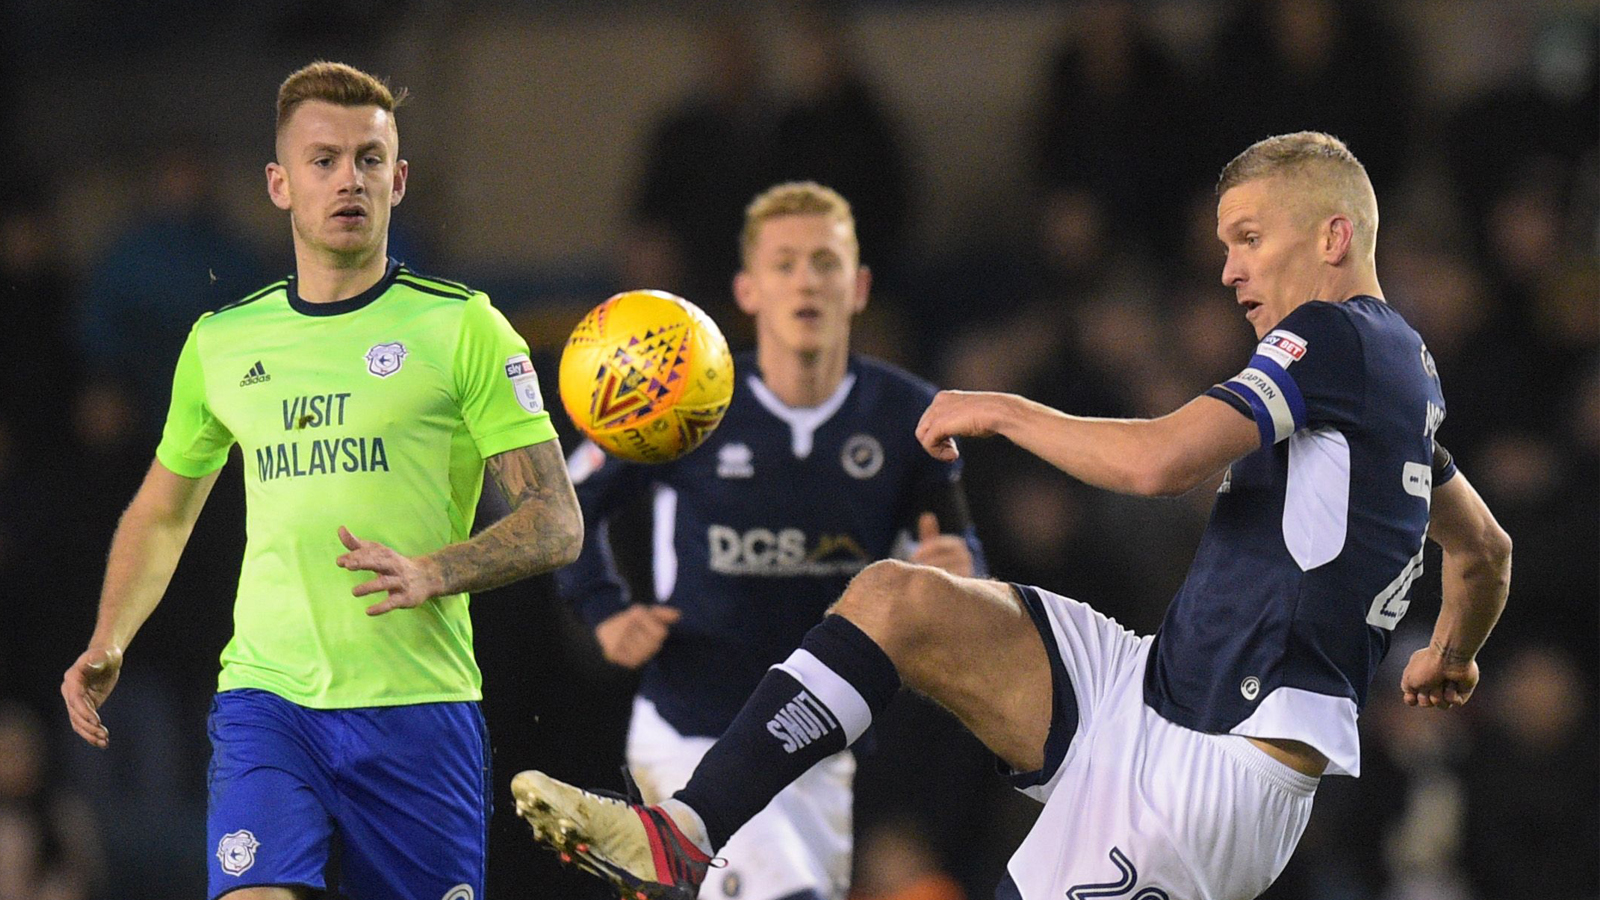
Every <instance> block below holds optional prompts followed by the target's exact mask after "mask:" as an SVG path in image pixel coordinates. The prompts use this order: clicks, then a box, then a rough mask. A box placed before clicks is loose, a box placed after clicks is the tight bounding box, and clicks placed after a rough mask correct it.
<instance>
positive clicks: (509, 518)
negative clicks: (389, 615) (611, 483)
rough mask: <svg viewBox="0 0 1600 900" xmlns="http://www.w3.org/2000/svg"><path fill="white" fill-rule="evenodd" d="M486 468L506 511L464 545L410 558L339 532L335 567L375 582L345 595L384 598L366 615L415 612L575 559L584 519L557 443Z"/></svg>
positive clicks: (500, 458) (501, 457) (514, 453)
mask: <svg viewBox="0 0 1600 900" xmlns="http://www.w3.org/2000/svg"><path fill="white" fill-rule="evenodd" d="M487 467H488V469H489V472H490V474H491V475H492V476H493V477H494V483H495V485H496V486H498V487H499V489H500V492H501V493H502V494H503V495H505V498H506V501H507V503H508V504H509V505H510V506H511V512H510V513H509V514H507V515H506V516H505V517H504V518H502V519H501V520H500V521H498V522H496V523H494V524H493V525H491V526H489V527H488V528H485V529H484V530H483V531H480V532H479V533H478V534H476V535H474V536H473V537H472V538H471V539H469V540H465V541H461V542H460V543H455V544H450V545H448V546H445V547H441V548H440V549H439V550H437V551H435V552H433V553H430V554H428V555H426V556H419V557H415V558H411V557H406V556H403V555H401V554H400V553H397V552H396V551H394V550H393V549H391V548H389V547H386V546H384V545H383V544H380V543H378V542H376V541H367V540H362V539H360V538H358V537H356V536H355V535H353V534H351V533H350V532H349V531H348V530H347V529H344V528H340V529H339V539H340V540H341V541H342V542H343V543H344V546H345V549H346V550H348V551H349V552H348V553H345V554H344V555H342V556H340V557H339V558H338V561H337V562H338V565H339V566H341V567H342V568H345V569H350V570H354V571H360V570H365V571H370V572H373V573H375V575H376V577H374V578H373V579H371V580H370V581H367V582H364V583H362V584H359V585H357V586H356V587H354V588H352V589H351V593H352V594H354V595H355V596H357V597H363V596H366V595H368V594H376V593H383V594H385V597H384V599H383V600H381V601H380V602H378V603H375V604H373V605H372V606H369V607H367V614H368V615H374V616H376V615H382V614H383V613H386V612H389V611H390V610H393V609H401V608H409V607H415V606H419V605H421V604H422V603H423V602H425V601H427V600H428V599H429V598H432V597H438V596H442V595H445V594H458V593H461V592H463V591H484V590H489V589H490V588H496V587H500V586H501V585H505V584H510V583H511V582H513V581H517V580H519V579H522V578H526V577H528V576H529V575H537V574H539V573H541V572H548V571H550V570H552V569H558V568H560V567H562V566H564V565H566V564H567V563H570V562H572V561H573V560H575V559H577V558H578V551H579V549H581V548H582V546H583V514H582V513H581V512H580V511H579V509H578V497H577V494H576V493H575V492H574V491H573V489H572V481H571V479H569V478H568V477H567V464H566V460H565V459H564V458H563V457H562V455H561V446H560V444H559V443H558V442H557V441H554V440H551V441H546V442H544V443H540V444H535V445H533V446H531V447H521V448H518V449H516V450H508V451H506V452H505V453H500V454H497V455H495V456H492V457H490V458H489V459H488V460H487Z"/></svg>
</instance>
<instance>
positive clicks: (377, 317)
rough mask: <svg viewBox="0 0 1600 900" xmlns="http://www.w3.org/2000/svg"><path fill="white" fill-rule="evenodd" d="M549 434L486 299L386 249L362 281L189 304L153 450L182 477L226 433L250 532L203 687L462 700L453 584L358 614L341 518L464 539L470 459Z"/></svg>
mask: <svg viewBox="0 0 1600 900" xmlns="http://www.w3.org/2000/svg"><path fill="white" fill-rule="evenodd" d="M555 436H556V434H555V429H554V427H553V426H552V425H551V424H550V414H549V413H548V412H546V411H545V409H544V402H543V399H542V397H541V395H540V392H539V386H538V382H537V380H536V377H535V375H534V372H533V365H532V363H531V362H530V361H529V359H528V345H527V343H526V342H525V341H524V340H523V339H522V338H521V337H520V336H519V335H518V334H517V333H516V331H515V330H513V329H512V327H511V325H510V323H508V322H507V321H506V320H505V317H504V316H502V315H501V314H500V313H499V312H498V311H497V310H495V309H494V308H493V307H492V306H490V305H489V298H488V297H487V296H485V295H484V294H482V293H477V292H474V291H471V290H470V289H468V288H464V287H462V286H460V285H457V284H455V283H453V282H443V281H438V280H435V279H431V278H426V277H423V276H419V275H417V274H415V273H413V272H411V271H410V270H408V269H407V268H406V267H404V266H402V265H399V264H397V263H394V262H391V263H390V264H389V269H388V271H387V272H386V273H385V275H384V277H383V280H382V281H380V282H378V283H377V284H376V285H374V286H373V287H372V288H371V289H370V290H368V291H366V292H364V293H362V294H361V295H359V296H357V297H352V298H350V299H348V300H340V301H338V302H334V303H321V304H317V303H308V302H306V301H304V300H302V299H300V297H299V294H298V293H297V292H296V288H295V281H294V279H293V278H290V279H287V280H285V281H282V282H279V283H277V284H274V285H272V286H270V287H268V288H266V289H264V290H262V291H259V292H257V293H256V294H254V295H252V296H250V297H247V298H245V299H244V300H242V301H240V302H238V303H235V304H233V305H231V306H227V307H224V308H222V309H221V310H219V311H217V312H215V313H207V314H206V315H204V316H201V317H200V320H199V321H198V322H196V323H195V325H194V328H193V329H191V330H190V332H189V337H188V341H187V342H186V343H185V344H184V347H183V353H182V355H181V356H180V357H179V359H178V367H177V372H176V375H175V376H174V378H173V385H172V407H171V409H170V410H169V411H168V413H167V422H166V429H165V432H164V433H163V435H162V439H161V444H160V446H159V447H157V449H156V458H157V459H159V460H160V462H161V464H162V465H164V466H166V467H167V468H168V469H171V470H172V471H173V472H175V473H177V474H179V475H184V476H188V477H191V478H198V477H200V476H203V475H207V474H209V473H211V472H215V471H216V470H218V469H220V468H221V467H222V465H223V463H225V462H226V461H227V457H228V453H229V450H230V448H231V447H232V446H233V445H234V444H235V443H237V444H238V445H239V447H240V450H241V452H242V454H243V458H244V459H243V461H244V480H245V495H246V506H247V516H246V519H247V529H246V530H247V543H246V546H245V554H244V564H243V568H242V569H241V571H240V573H239V589H238V595H237V599H236V601H235V603H234V613H233V619H234V633H233V638H232V640H230V641H229V642H228V645H227V647H226V648H224V649H223V651H222V673H221V676H220V677H219V679H218V689H219V690H230V689H234V688H260V689H262V690H266V691H271V692H272V693H274V694H277V695H279V696H281V697H283V698H285V699H287V700H290V701H292V702H294V703H298V704H300V705H302V706H308V707H313V708H319V709H341V708H349V707H357V706H392V705H398V704H405V703H430V702H436V701H452V700H477V699H479V698H480V697H481V695H482V694H481V686H482V675H481V673H480V672H479V671H478V666H477V662H476V661H475V660H474V659H473V654H472V622H471V619H470V618H469V616H468V614H467V595H466V594H453V595H450V596H444V597H436V598H434V599H432V600H429V601H428V602H426V603H424V604H422V605H421V606H419V607H416V608H415V609H397V610H394V611H392V612H389V613H385V614H384V615H381V616H368V615H367V614H366V612H365V609H366V607H367V606H368V605H369V604H371V603H374V602H377V601H379V600H381V599H382V595H381V594H377V595H369V596H367V597H355V596H352V595H351V593H350V589H351V588H352V587H354V586H355V585H357V584H360V583H361V582H363V581H366V580H368V579H370V578H372V577H374V576H373V574H372V573H371V572H351V571H347V570H345V569H341V568H339V567H338V566H336V565H335V564H334V560H335V559H336V558H337V557H338V556H339V555H340V554H342V553H344V552H345V548H344V545H343V544H341V543H340V541H339V534H338V530H339V526H341V525H343V526H345V527H347V528H349V529H350V531H351V533H353V534H354V535H355V536H356V537H359V538H363V539H366V540H374V541H379V542H381V543H383V544H386V545H387V546H389V547H392V548H394V549H395V550H396V551H397V552H399V553H402V554H405V555H407V556H414V555H418V554H423V553H429V552H431V551H434V550H437V549H439V548H440V547H442V546H444V545H445V544H449V543H452V542H455V541H460V540H463V539H465V538H467V537H468V536H469V531H470V528H471V526H472V517H473V511H474V509H475V508H476V506H477V502H478V495H479V493H480V492H481V490H482V485H483V470H484V463H483V461H484V459H485V458H487V457H490V456H493V455H494V454H497V453H504V452H505V451H507V450H514V449H516V448H518V447H525V446H528V445H530V444H537V443H540V442H542V441H548V440H551V439H553V438H554V437H555Z"/></svg>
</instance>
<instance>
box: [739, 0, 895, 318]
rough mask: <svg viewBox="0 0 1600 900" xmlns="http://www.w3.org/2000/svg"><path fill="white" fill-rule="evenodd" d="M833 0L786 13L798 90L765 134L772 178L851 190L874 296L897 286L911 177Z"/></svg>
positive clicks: (845, 191) (892, 291)
mask: <svg viewBox="0 0 1600 900" xmlns="http://www.w3.org/2000/svg"><path fill="white" fill-rule="evenodd" d="M842 7H843V4H842V3H840V2H837V0H833V2H830V0H815V2H808V3H803V4H801V5H799V6H798V7H796V9H795V11H794V14H793V16H792V23H793V25H794V29H795V31H794V34H793V37H792V44H793V51H794V54H795V61H796V64H797V69H798V72H797V74H798V84H797V89H798V90H797V93H796V94H795V96H793V97H792V98H788V99H787V100H786V102H785V104H784V107H783V110H782V112H781V113H780V114H779V115H778V118H777V121H776V126H775V129H774V133H773V136H772V171H771V173H770V174H771V177H772V179H773V180H776V181H816V182H820V183H822V184H826V185H829V186H831V187H832V188H834V189H835V190H837V191H838V192H839V193H841V194H843V195H844V196H846V197H849V198H851V203H852V205H853V206H854V207H855V209H857V210H859V211H860V214H859V219H858V221H857V228H858V230H859V232H860V237H861V246H863V247H865V248H868V250H869V252H870V253H871V256H870V257H866V258H864V259H863V260H862V262H863V263H866V264H869V265H871V266H872V280H873V295H874V298H875V299H880V300H881V298H883V297H884V296H885V295H888V296H889V297H890V302H893V295H894V294H895V292H896V290H897V289H898V287H899V283H898V279H899V272H898V268H899V266H900V265H901V264H903V258H904V256H905V253H906V245H905V241H906V237H907V226H908V216H909V213H910V209H911V185H910V175H909V172H908V166H907V163H906V159H905V151H904V148H903V142H902V139H901V137H900V133H899V130H898V129H897V128H896V127H895V124H894V122H893V121H892V120H891V118H890V116H889V114H888V112H887V111H886V110H885V108H884V104H883V101H882V99H881V98H880V97H879V95H878V91H877V89H876V88H875V87H874V85H873V83H872V79H871V77H870V76H869V75H868V74H867V73H866V72H865V71H863V69H862V67H861V64H860V62H859V61H858V59H857V57H856V53H855V48H854V47H853V46H852V44H851V40H850V31H849V26H850V23H849V20H848V19H847V17H846V14H845V12H844V9H843V8H842Z"/></svg>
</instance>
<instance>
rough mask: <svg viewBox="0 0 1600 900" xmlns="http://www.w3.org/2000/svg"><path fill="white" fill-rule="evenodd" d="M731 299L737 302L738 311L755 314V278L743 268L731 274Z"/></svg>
mask: <svg viewBox="0 0 1600 900" xmlns="http://www.w3.org/2000/svg"><path fill="white" fill-rule="evenodd" d="M733 299H734V300H735V301H736V302H737V303H738V304H739V311H740V312H743V313H744V314H745V315H747V316H753V315H755V314H756V308H757V307H758V306H759V304H758V303H757V302H756V284H755V279H754V278H752V277H751V276H750V273H749V272H747V271H745V270H744V269H740V270H739V274H737V275H735V276H733Z"/></svg>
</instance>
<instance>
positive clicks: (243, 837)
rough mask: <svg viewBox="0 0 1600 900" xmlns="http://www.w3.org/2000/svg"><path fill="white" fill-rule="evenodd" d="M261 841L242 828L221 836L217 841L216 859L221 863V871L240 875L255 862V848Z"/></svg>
mask: <svg viewBox="0 0 1600 900" xmlns="http://www.w3.org/2000/svg"><path fill="white" fill-rule="evenodd" d="M260 846H261V842H260V841H258V840H256V836H255V835H253V834H251V833H250V832H248V831H245V830H243V829H241V830H239V831H234V832H230V833H228V834H225V835H223V836H222V840H221V841H218V842H217V861H218V862H220V863H222V871H224V872H226V873H228V874H229V875H240V874H243V873H244V871H245V870H246V869H248V868H250V867H251V866H253V865H255V864H256V848H258V847H260Z"/></svg>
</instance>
